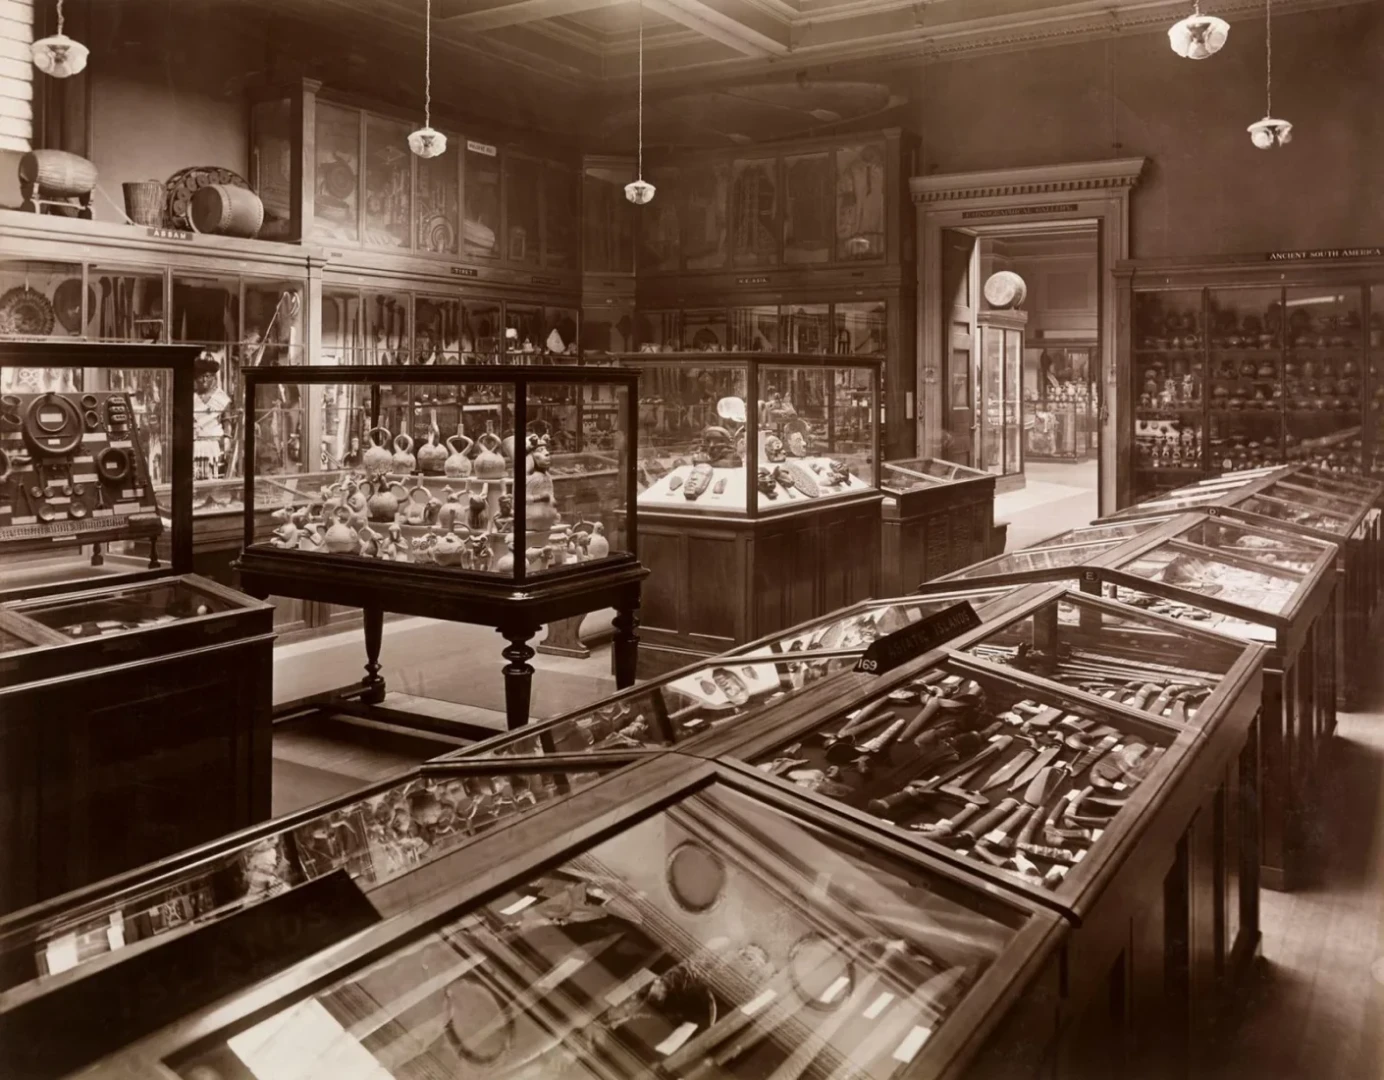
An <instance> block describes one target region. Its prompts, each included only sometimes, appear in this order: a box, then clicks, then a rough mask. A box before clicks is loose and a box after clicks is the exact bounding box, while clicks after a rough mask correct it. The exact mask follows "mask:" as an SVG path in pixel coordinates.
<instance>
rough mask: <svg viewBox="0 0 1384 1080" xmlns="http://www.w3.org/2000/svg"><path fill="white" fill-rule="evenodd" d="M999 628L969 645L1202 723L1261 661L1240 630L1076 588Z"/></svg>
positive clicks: (986, 655) (1025, 608)
mask: <svg viewBox="0 0 1384 1080" xmlns="http://www.w3.org/2000/svg"><path fill="white" fill-rule="evenodd" d="M992 626H993V627H994V628H993V629H990V630H987V631H986V632H984V633H983V634H981V635H979V636H976V635H973V636H972V640H971V641H970V643H969V644H966V645H962V646H959V648H960V650H961V651H963V652H965V653H967V654H969V655H971V656H974V657H976V658H977V659H979V660H983V661H985V662H987V663H990V664H996V665H1000V666H1003V667H1010V668H1014V669H1015V670H1018V671H1023V672H1027V673H1029V674H1030V675H1034V676H1037V677H1038V678H1041V679H1044V680H1047V681H1049V682H1055V683H1061V684H1062V685H1063V686H1066V687H1069V688H1071V689H1073V690H1078V691H1080V692H1082V693H1083V694H1087V695H1090V696H1092V697H1095V698H1104V699H1106V700H1109V701H1116V702H1118V703H1120V704H1121V705H1124V706H1125V707H1126V708H1130V709H1135V710H1138V711H1140V712H1144V713H1147V714H1149V715H1150V716H1155V717H1158V718H1160V719H1162V720H1166V721H1168V722H1170V723H1173V724H1177V725H1179V726H1182V725H1188V726H1191V727H1193V728H1201V727H1202V726H1203V725H1204V724H1207V723H1209V722H1210V721H1211V720H1212V719H1213V718H1216V717H1219V716H1220V715H1221V714H1222V713H1223V712H1224V710H1225V709H1226V707H1227V704H1228V702H1230V701H1233V700H1234V699H1235V698H1236V697H1238V696H1239V695H1240V694H1242V693H1243V692H1244V683H1245V682H1246V680H1249V679H1251V678H1253V677H1254V676H1255V675H1256V673H1257V669H1258V666H1259V662H1260V659H1261V656H1260V651H1259V650H1256V649H1253V648H1247V647H1246V645H1245V643H1244V642H1242V641H1239V640H1237V639H1235V638H1231V637H1225V636H1223V635H1220V634H1217V633H1214V632H1211V631H1209V630H1204V629H1201V628H1199V627H1195V626H1189V625H1187V623H1186V622H1178V621H1177V620H1175V619H1170V618H1167V617H1165V616H1162V615H1155V614H1152V613H1149V612H1144V611H1139V610H1137V609H1131V608H1129V607H1127V606H1125V605H1123V604H1117V603H1112V602H1111V601H1108V600H1103V599H1099V598H1097V597H1094V596H1089V595H1087V594H1083V593H1080V592H1075V591H1065V592H1062V593H1059V594H1057V595H1055V596H1054V595H1049V596H1046V597H1040V598H1038V599H1035V600H1032V601H1030V602H1028V603H1025V604H1022V605H1020V606H1019V607H1017V608H1016V609H1014V610H1012V611H1010V612H1008V613H1007V614H1006V615H1004V616H1002V617H1001V618H998V619H996V620H994V621H993V622H992ZM1256 707H1257V706H1256Z"/></svg>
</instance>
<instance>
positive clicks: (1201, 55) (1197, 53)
mask: <svg viewBox="0 0 1384 1080" xmlns="http://www.w3.org/2000/svg"><path fill="white" fill-rule="evenodd" d="M1229 33H1230V24H1229V23H1228V22H1226V21H1225V20H1224V19H1218V18H1217V17H1216V16H1215V15H1203V14H1202V13H1201V0H1196V2H1195V3H1194V4H1193V5H1192V14H1190V15H1188V16H1187V17H1186V18H1185V19H1183V20H1182V21H1181V22H1177V23H1173V25H1172V26H1170V27H1168V44H1169V45H1171V46H1172V48H1173V52H1175V53H1177V55H1178V56H1182V57H1185V58H1186V59H1188V60H1205V59H1206V58H1207V57H1208V56H1214V55H1215V54H1216V53H1218V52H1220V51H1221V46H1222V45H1224V44H1225V39H1226V36H1227V35H1228V34H1229Z"/></svg>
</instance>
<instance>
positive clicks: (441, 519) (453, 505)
mask: <svg viewBox="0 0 1384 1080" xmlns="http://www.w3.org/2000/svg"><path fill="white" fill-rule="evenodd" d="M442 497H443V500H444V501H443V503H442V506H441V508H440V509H439V510H438V511H437V527H438V528H439V529H440V530H441V531H443V532H451V531H452V530H453V529H455V528H456V527H457V526H458V525H461V524H462V523H463V522H464V521H465V520H466V508H465V507H464V506H462V504H461V496H460V495H459V494H458V493H457V492H455V491H453V490H452V489H451V488H450V487H446V488H443V489H442Z"/></svg>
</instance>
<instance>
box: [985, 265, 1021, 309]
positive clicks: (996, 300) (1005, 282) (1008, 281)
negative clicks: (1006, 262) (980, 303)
mask: <svg viewBox="0 0 1384 1080" xmlns="http://www.w3.org/2000/svg"><path fill="white" fill-rule="evenodd" d="M1027 296H1028V285H1027V283H1026V282H1025V281H1024V279H1023V278H1021V277H1020V276H1019V275H1018V274H1016V273H1014V271H1013V270H1001V271H999V272H998V273H995V274H991V275H990V277H989V278H988V279H986V282H985V300H986V302H987V303H988V304H989V305H990V306H991V307H993V308H1001V309H1004V308H1016V307H1018V306H1019V305H1020V304H1022V303H1023V302H1024V300H1025V298H1027Z"/></svg>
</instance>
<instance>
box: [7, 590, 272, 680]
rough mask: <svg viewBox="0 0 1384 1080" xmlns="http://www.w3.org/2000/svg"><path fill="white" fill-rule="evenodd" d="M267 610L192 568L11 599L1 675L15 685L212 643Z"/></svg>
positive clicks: (241, 630)
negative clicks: (188, 571) (179, 573)
mask: <svg viewBox="0 0 1384 1080" xmlns="http://www.w3.org/2000/svg"><path fill="white" fill-rule="evenodd" d="M268 610H269V609H268V607H267V605H264V604H261V603H259V602H257V601H255V600H252V599H251V598H250V597H248V596H245V595H244V594H243V593H237V592H234V591H232V590H231V589H228V588H226V587H225V586H222V585H219V584H217V583H216V582H214V581H209V580H207V579H206V578H202V577H198V576H197V575H196V574H186V575H182V576H178V577H166V576H165V577H160V578H158V579H156V580H153V581H140V582H136V583H132V584H111V585H101V586H100V587H98V588H94V589H93V588H80V589H73V590H69V591H65V592H62V593H59V594H56V595H49V596H42V597H37V598H33V599H28V600H12V601H10V602H9V603H5V604H0V628H3V629H4V631H5V639H6V640H5V643H4V645H3V646H0V675H3V676H5V681H6V682H7V683H10V684H14V685H17V684H19V683H25V682H33V681H36V680H38V679H48V678H57V677H59V676H63V675H72V674H74V673H76V672H78V671H86V670H91V669H94V668H99V667H105V666H107V665H112V664H114V665H119V664H128V663H133V662H135V661H138V660H142V659H143V660H147V659H150V658H157V657H160V656H163V655H165V654H166V653H168V652H170V651H176V650H178V649H186V648H191V647H196V646H201V645H213V644H216V643H217V642H218V641H222V640H227V639H230V638H233V637H235V636H239V635H243V634H245V633H246V632H247V628H246V621H247V617H249V616H252V615H254V614H255V613H258V612H267V611H268ZM250 621H251V622H252V623H255V624H256V625H257V624H258V623H259V622H260V621H261V620H256V619H251V620H250ZM251 632H255V633H257V632H259V630H258V629H253V628H252V631H251Z"/></svg>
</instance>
